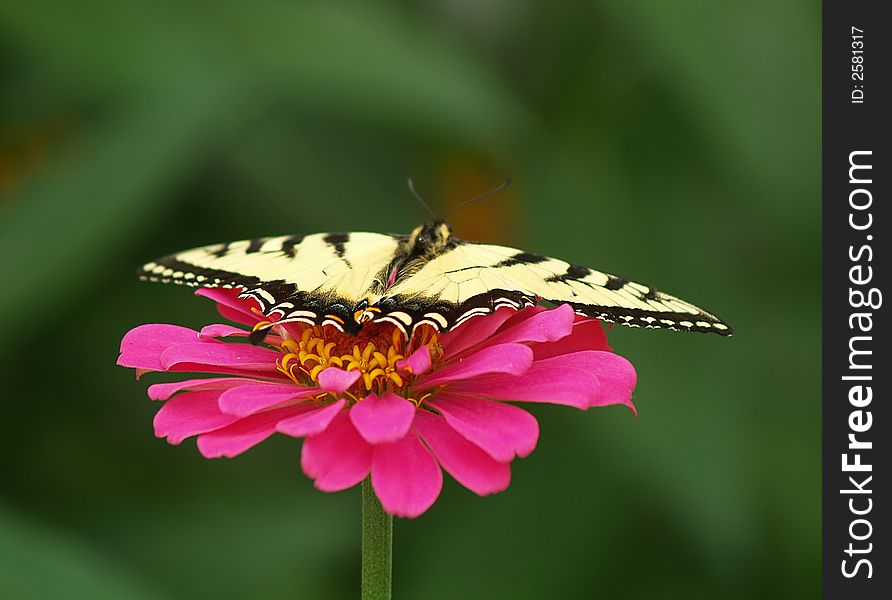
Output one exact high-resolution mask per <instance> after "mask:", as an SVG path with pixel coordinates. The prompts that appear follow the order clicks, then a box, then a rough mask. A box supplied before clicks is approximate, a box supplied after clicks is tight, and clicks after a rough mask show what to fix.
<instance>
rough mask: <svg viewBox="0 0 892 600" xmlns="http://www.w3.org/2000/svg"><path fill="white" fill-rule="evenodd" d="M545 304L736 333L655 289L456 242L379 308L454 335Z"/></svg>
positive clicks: (643, 322)
mask: <svg viewBox="0 0 892 600" xmlns="http://www.w3.org/2000/svg"><path fill="white" fill-rule="evenodd" d="M539 300H546V301H548V302H551V303H555V304H564V303H566V304H569V305H571V306H572V307H573V309H574V310H575V311H576V312H577V313H579V314H583V315H587V316H589V317H594V318H597V319H600V320H602V321H606V322H610V323H619V324H621V325H628V326H630V327H650V328H659V329H675V330H682V331H698V332H711V333H718V334H720V335H730V334H731V333H732V332H733V330H732V329H731V327H730V326H728V325H727V324H726V323H724V322H722V320H721V319H719V318H718V317H716V316H715V315H713V314H710V313H708V312H706V311H704V310H703V309H701V308H698V307H696V306H694V305H693V304H690V303H689V302H686V301H684V300H681V299H679V298H676V297H675V296H671V295H669V294H667V293H665V292H661V291H659V290H657V289H656V288H653V287H650V286H645V285H641V284H639V283H635V282H632V281H629V280H627V279H625V278H623V277H617V276H615V275H610V274H608V273H602V272H601V271H596V270H594V269H590V268H588V267H583V266H579V265H574V264H571V263H567V262H564V261H562V260H558V259H555V258H548V257H546V256H542V255H539V254H533V253H529V252H523V251H521V250H517V249H515V248H508V247H504V246H493V245H489V244H475V243H470V242H464V241H462V240H454V243H453V244H452V246H451V248H450V249H447V250H446V251H445V252H444V253H443V254H441V255H440V256H438V257H436V258H434V259H433V260H431V261H430V262H428V263H427V264H426V265H424V267H422V268H421V269H420V270H419V271H418V272H417V273H415V274H414V275H413V276H412V277H410V278H408V279H406V280H404V281H402V282H400V283H398V284H397V285H396V286H394V287H393V288H391V289H389V290H387V294H386V297H385V298H383V299H382V301H381V304H385V305H386V304H388V303H389V304H393V305H397V306H401V307H403V310H404V314H408V315H409V316H411V317H412V318H413V319H414V323H413V325H415V324H417V323H418V322H428V323H430V324H433V325H435V326H437V327H438V328H439V329H441V330H448V329H451V328H453V327H456V326H458V325H460V324H461V323H463V322H465V321H466V320H468V319H470V318H472V317H474V316H477V315H482V314H487V313H489V312H492V311H493V310H496V309H497V308H499V307H501V306H510V307H513V308H520V307H522V306H527V305H531V304H535V303H536V302H537V301H539Z"/></svg>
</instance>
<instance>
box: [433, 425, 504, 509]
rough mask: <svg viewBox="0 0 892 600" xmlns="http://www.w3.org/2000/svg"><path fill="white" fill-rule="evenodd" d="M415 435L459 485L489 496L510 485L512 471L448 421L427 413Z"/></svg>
mask: <svg viewBox="0 0 892 600" xmlns="http://www.w3.org/2000/svg"><path fill="white" fill-rule="evenodd" d="M415 431H417V432H418V434H419V435H420V436H421V439H422V440H424V443H425V444H427V446H428V448H430V449H431V451H432V452H433V453H434V456H435V457H436V458H437V461H439V463H440V465H442V466H443V468H444V469H446V471H447V472H448V473H449V474H450V475H452V476H453V477H454V478H455V480H456V481H458V482H459V483H460V484H462V485H463V486H465V487H466V488H468V489H469V490H471V491H472V492H474V493H475V494H478V495H480V496H486V495H487V494H494V493H496V492H501V491H502V490H504V489H506V488H507V487H508V484H509V483H511V467H509V466H508V463H505V462H498V461H497V460H495V459H493V458H492V457H491V456H489V455H488V454H486V453H485V452H484V451H483V450H481V449H480V448H478V447H477V446H475V445H474V444H472V443H471V442H469V441H468V440H467V439H465V438H464V437H462V436H461V435H459V433H458V432H456V431H455V430H454V429H452V428H451V427H450V426H449V425H447V424H446V421H445V419H443V417H441V416H439V415H435V414H433V413H432V412H429V411H426V410H419V411H418V414H417V415H416V416H415Z"/></svg>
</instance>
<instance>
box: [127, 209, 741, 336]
mask: <svg viewBox="0 0 892 600" xmlns="http://www.w3.org/2000/svg"><path fill="white" fill-rule="evenodd" d="M140 276H141V278H142V279H145V280H148V281H157V282H162V283H171V282H172V283H177V284H185V285H188V286H195V287H199V286H200V287H221V288H235V289H238V290H241V294H240V297H242V298H252V299H254V300H255V301H256V302H257V303H258V304H259V306H260V309H261V310H262V311H263V314H264V315H266V316H267V317H268V318H269V319H270V320H271V321H278V322H283V321H284V322H304V323H308V324H315V325H331V326H333V327H336V328H337V329H339V330H341V331H344V332H347V333H356V332H358V331H359V329H360V327H361V326H362V325H363V324H364V323H366V322H369V321H386V322H390V323H392V324H393V325H395V326H396V327H398V328H399V329H400V330H401V331H402V332H403V333H404V334H406V335H409V334H411V332H412V330H413V329H414V328H415V327H418V326H419V325H421V324H428V325H431V326H433V327H434V328H436V329H437V330H439V331H443V332H445V331H449V330H450V329H452V328H454V327H457V326H459V325H461V324H462V323H464V322H465V321H467V320H468V319H471V318H473V317H475V316H478V315H485V314H487V313H490V312H493V311H495V310H497V309H499V308H501V307H510V308H512V309H520V308H522V307H524V306H529V305H533V304H536V303H537V302H539V301H547V302H549V303H553V304H563V303H566V304H569V305H571V306H572V307H573V308H574V309H575V310H576V312H577V313H579V314H581V315H586V316H589V317H594V318H597V319H600V320H602V321H606V322H610V323H619V324H620V325H628V326H630V327H651V328H660V329H675V330H682V331H699V332H711V333H718V334H720V335H730V334H731V333H732V329H731V327H730V326H729V325H728V324H726V323H724V322H723V321H721V320H720V319H719V318H718V317H716V316H715V315H712V314H710V313H708V312H706V311H704V310H702V309H700V308H697V307H696V306H694V305H693V304H690V303H688V302H685V301H684V300H680V299H678V298H676V297H674V296H670V295H669V294H666V293H664V292H661V291H658V290H657V289H655V288H653V287H649V286H646V285H641V284H639V283H634V282H632V281H629V280H628V279H625V278H624V277H617V276H615V275H610V274H608V273H602V272H601V271H595V270H594V269H589V268H588V267H583V266H580V265H575V264H571V263H567V262H564V261H562V260H558V259H556V258H548V257H546V256H542V255H540V254H534V253H531V252H524V251H521V250H516V249H514V248H506V247H504V246H493V245H489V244H478V243H473V242H467V241H464V240H461V239H458V238H456V237H453V235H452V231H451V229H450V227H449V225H448V224H446V222H445V221H442V220H434V221H430V222H427V223H424V224H423V225H420V226H418V227H416V228H415V230H413V231H412V233H410V234H409V235H387V234H381V233H317V234H314V235H307V236H299V235H286V236H280V237H266V238H255V239H251V240H243V241H239V242H231V243H228V244H215V245H211V246H203V247H201V248H196V249H194V250H188V251H186V252H181V253H179V254H173V255H171V256H167V257H165V258H161V259H159V260H156V261H154V262H150V263H148V264H146V265H144V266H143V267H142V269H141V270H140Z"/></svg>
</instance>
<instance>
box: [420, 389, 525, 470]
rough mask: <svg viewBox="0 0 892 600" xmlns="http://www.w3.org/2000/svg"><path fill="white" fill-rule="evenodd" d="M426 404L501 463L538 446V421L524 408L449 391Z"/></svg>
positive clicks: (427, 401)
mask: <svg viewBox="0 0 892 600" xmlns="http://www.w3.org/2000/svg"><path fill="white" fill-rule="evenodd" d="M425 403H426V404H428V405H430V406H432V407H433V408H435V409H436V410H437V411H438V412H439V413H440V414H441V415H443V418H444V419H446V423H447V424H448V425H449V426H450V427H452V428H453V429H455V430H456V431H457V432H459V433H460V434H461V435H462V436H463V437H464V438H465V439H467V440H468V441H470V442H472V443H473V444H475V445H476V446H478V447H479V448H481V449H482V450H483V451H484V452H486V453H487V454H489V455H490V456H491V457H493V458H494V459H495V460H497V461H499V462H504V463H507V462H510V461H511V460H513V459H514V457H515V456H520V457H524V456H527V455H528V454H529V453H530V452H532V451H533V450H534V449H535V448H536V442H537V441H538V439H539V424H538V423H537V422H536V418H535V417H534V416H533V415H531V414H530V413H528V412H527V411H525V410H523V409H522V408H518V407H516V406H512V405H511V404H505V403H503V402H494V401H492V400H484V399H482V398H471V397H464V396H458V395H456V394H446V393H440V394H437V395H436V396H434V397H433V398H429V399H428V400H426V401H425ZM419 412H420V411H419Z"/></svg>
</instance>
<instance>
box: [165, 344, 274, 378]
mask: <svg viewBox="0 0 892 600" xmlns="http://www.w3.org/2000/svg"><path fill="white" fill-rule="evenodd" d="M280 356H281V354H280V353H279V352H276V351H274V350H269V349H267V348H261V347H259V346H251V345H249V344H227V343H224V342H218V341H200V342H191V343H185V344H176V345H175V346H171V347H169V348H167V349H166V350H164V351H163V352H162V353H161V365H162V366H163V367H164V369H165V370H167V369H170V370H171V371H207V372H211V371H210V369H208V368H207V367H214V368H217V369H226V370H227V371H228V372H236V373H239V372H245V371H256V372H272V373H275V372H277V369H276V359H277V358H279V357H280Z"/></svg>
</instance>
